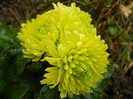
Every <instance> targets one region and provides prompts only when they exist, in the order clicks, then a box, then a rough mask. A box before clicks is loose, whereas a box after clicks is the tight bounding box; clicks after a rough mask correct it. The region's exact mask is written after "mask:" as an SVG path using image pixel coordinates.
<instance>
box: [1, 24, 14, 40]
mask: <svg viewBox="0 0 133 99" xmlns="http://www.w3.org/2000/svg"><path fill="white" fill-rule="evenodd" d="M15 36H16V33H14V32H12V31H10V30H9V29H8V27H7V26H6V25H5V24H4V23H2V22H0V37H1V38H3V39H5V40H13V38H14V37H15Z"/></svg>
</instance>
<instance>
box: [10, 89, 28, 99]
mask: <svg viewBox="0 0 133 99" xmlns="http://www.w3.org/2000/svg"><path fill="white" fill-rule="evenodd" d="M28 89H29V88H19V87H16V88H15V89H14V90H13V94H12V98H11V99H21V98H22V97H23V96H24V95H25V93H26V92H27V91H28Z"/></svg>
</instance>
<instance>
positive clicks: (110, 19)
mask: <svg viewBox="0 0 133 99" xmlns="http://www.w3.org/2000/svg"><path fill="white" fill-rule="evenodd" d="M108 24H109V25H113V24H114V19H113V18H112V17H108Z"/></svg>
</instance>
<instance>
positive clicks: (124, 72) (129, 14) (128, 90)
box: [0, 0, 133, 99]
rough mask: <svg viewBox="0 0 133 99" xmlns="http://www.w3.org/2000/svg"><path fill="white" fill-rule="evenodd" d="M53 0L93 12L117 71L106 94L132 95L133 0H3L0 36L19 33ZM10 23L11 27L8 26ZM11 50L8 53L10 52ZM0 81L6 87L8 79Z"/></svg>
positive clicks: (113, 98)
mask: <svg viewBox="0 0 133 99" xmlns="http://www.w3.org/2000/svg"><path fill="white" fill-rule="evenodd" d="M53 2H54V3H57V2H62V3H63V4H65V5H70V4H71V3H72V2H75V3H76V5H77V7H79V8H80V9H81V10H83V11H85V12H88V13H89V14H91V18H92V24H94V26H95V27H96V28H97V35H101V37H102V39H104V40H105V42H106V44H108V50H107V52H108V53H109V54H110V56H109V59H108V60H109V66H110V67H113V68H114V71H113V75H111V78H110V80H109V81H108V83H107V85H106V86H105V88H104V95H105V96H104V98H109V99H133V1H132V0H0V22H1V23H0V32H1V33H0V36H2V35H3V34H2V33H4V32H3V31H7V32H8V33H11V35H16V33H17V32H18V31H19V29H20V27H21V24H22V23H25V22H26V21H27V20H31V19H32V18H36V16H37V14H43V13H44V12H45V11H48V10H50V9H53V6H52V3H53ZM7 27H8V29H9V30H7ZM11 31H12V32H11ZM11 35H10V36H8V37H7V36H4V37H6V38H7V39H10V37H12V36H11ZM0 40H1V41H0V43H1V44H0V45H1V48H3V47H5V46H8V44H7V45H5V44H6V43H5V42H6V41H2V39H0ZM15 41H17V40H16V39H14V40H11V42H10V44H15V43H14V42H15ZM13 48H14V47H13ZM17 48H19V47H16V46H15V48H14V49H13V50H12V52H10V54H13V53H20V51H21V49H19V51H18V50H17V51H18V52H16V50H15V49H17ZM7 49H8V48H7ZM6 51H7V50H5V52H2V51H1V53H6ZM10 54H9V53H8V55H10ZM0 55H1V56H0V57H1V58H0V62H1V63H0V64H2V62H3V59H5V58H3V57H4V56H3V55H5V54H0ZM13 55H14V54H13ZM18 55H19V54H18ZM21 56H22V55H21ZM21 56H18V57H21ZM6 60H8V59H6ZM18 60H20V61H21V62H23V61H24V59H20V58H18ZM27 61H29V60H27ZM3 64H5V63H3ZM10 64H12V63H10ZM15 64H19V63H15ZM22 64H24V63H22ZM31 64H32V65H34V63H31V62H28V66H29V67H30V65H31ZM19 65H21V64H19ZM29 67H28V68H29ZM35 67H36V66H35ZM3 70H4V69H3ZM20 72H22V70H21V69H20V68H19V69H18V73H20ZM0 75H2V71H0ZM3 75H4V74H3ZM9 75H11V74H9ZM36 77H38V76H36ZM4 79H6V78H4ZM10 79H11V78H10ZM3 83H4V84H3ZM2 84H3V85H2ZM0 85H1V86H2V88H4V87H3V86H4V85H5V86H6V83H5V82H3V81H0ZM1 90H2V89H1ZM26 90H28V89H25V91H26ZM1 97H2V96H1ZM14 99H18V98H14ZM24 99H25V98H24ZM26 99H30V98H26ZM86 99H88V98H86ZM97 99H98V98H97Z"/></svg>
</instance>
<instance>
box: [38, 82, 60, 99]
mask: <svg viewBox="0 0 133 99" xmlns="http://www.w3.org/2000/svg"><path fill="white" fill-rule="evenodd" d="M38 99H60V94H59V91H58V89H57V87H55V88H54V89H50V88H49V86H47V85H44V87H43V88H42V89H41V91H40V94H39V97H38Z"/></svg>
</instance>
